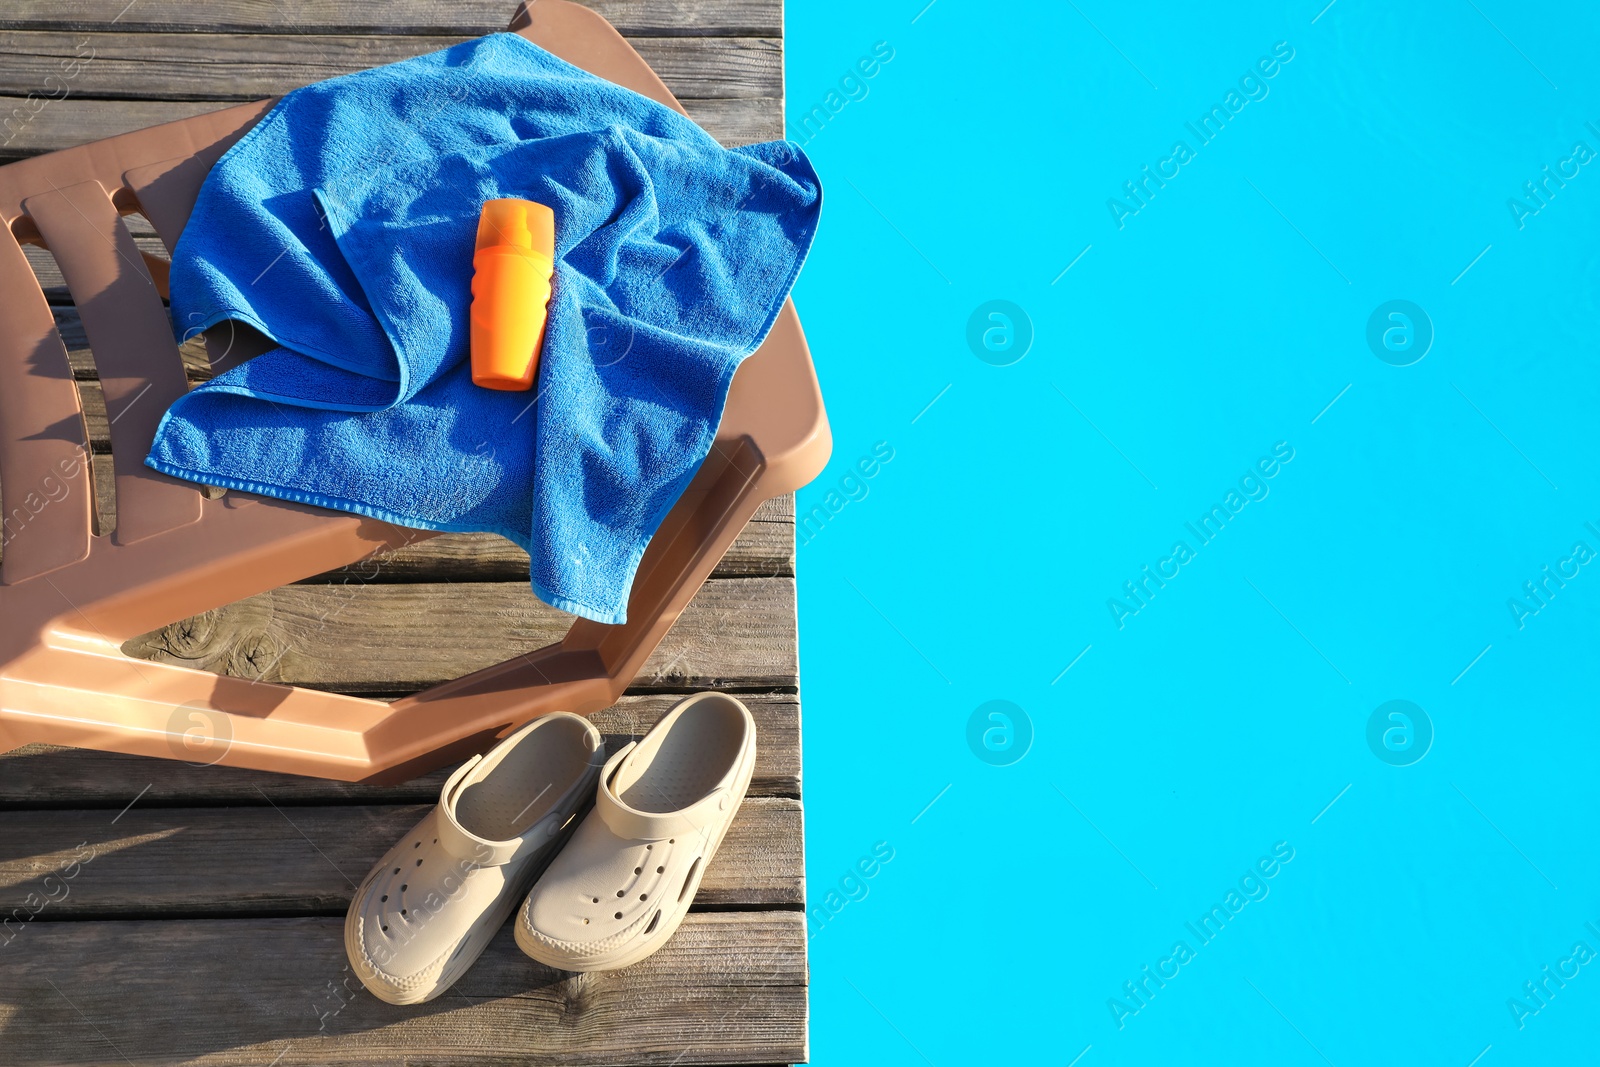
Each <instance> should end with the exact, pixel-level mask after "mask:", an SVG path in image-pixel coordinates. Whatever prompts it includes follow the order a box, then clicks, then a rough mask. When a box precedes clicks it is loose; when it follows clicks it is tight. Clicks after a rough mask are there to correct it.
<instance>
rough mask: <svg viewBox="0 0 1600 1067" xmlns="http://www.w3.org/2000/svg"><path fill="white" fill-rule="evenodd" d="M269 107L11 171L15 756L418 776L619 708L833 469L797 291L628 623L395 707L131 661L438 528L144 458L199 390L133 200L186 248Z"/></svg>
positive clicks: (10, 630)
mask: <svg viewBox="0 0 1600 1067" xmlns="http://www.w3.org/2000/svg"><path fill="white" fill-rule="evenodd" d="M512 28H513V29H515V30H517V32H520V33H522V34H524V35H525V36H527V37H528V38H530V39H531V40H534V41H536V42H538V43H539V44H540V45H542V46H543V47H544V48H546V49H548V50H549V51H551V52H554V53H555V54H557V55H559V56H561V57H563V58H564V59H566V60H568V61H570V62H572V63H574V64H577V65H578V66H581V67H584V68H586V69H587V70H589V71H592V72H593V73H595V74H598V75H600V76H602V77H605V78H609V79H610V80H612V81H614V82H618V83H620V84H622V85H625V86H627V87H629V88H632V89H635V90H637V91H638V92H641V93H644V94H645V95H647V96H651V97H654V98H655V99H657V100H660V101H662V102H663V103H666V104H668V105H670V106H673V107H677V106H678V105H677V103H676V101H675V100H674V99H673V97H672V95H671V94H670V93H669V92H668V91H667V88H666V86H665V85H663V84H662V83H661V81H660V79H658V78H657V77H656V76H655V74H654V73H652V72H651V70H650V68H649V67H648V66H647V65H646V64H645V62H644V61H643V60H642V59H641V58H640V57H639V55H638V54H637V53H636V52H634V50H633V49H632V48H631V47H630V46H629V45H628V43H627V42H626V41H624V40H623V39H622V37H621V36H619V35H618V34H617V32H616V31H615V30H614V29H612V27H611V26H610V24H608V23H607V22H606V21H605V20H604V19H603V18H601V17H600V16H599V15H596V14H594V13H593V12H591V11H589V10H588V9H586V8H583V7H579V6H577V5H576V4H571V3H566V2H564V0H538V2H537V3H535V4H531V5H527V6H525V7H524V8H523V9H521V10H519V12H518V18H517V19H516V20H515V21H514V22H513V25H512ZM271 103H272V101H263V102H260V103H256V104H246V105H243V106H240V107H234V108H230V109H228V110H225V111H219V112H216V113H214V114H209V115H202V116H198V117H196V118H193V119H188V120H186V121H183V122H176V123H171V124H168V125H165V126H157V127H154V128H152V129H148V130H144V131H142V132H139V133H132V134H127V135H125V136H121V137H113V138H110V139H108V140H105V141H99V142H96V143H94V144H89V145H84V146H83V147H80V148H74V149H69V150H67V151H62V152H55V153H52V154H50V155H46V156H40V157H37V158H34V159H28V160H24V161H22V162H19V163H13V164H11V165H10V166H6V167H3V168H0V223H3V226H4V230H5V232H4V234H0V293H3V294H4V295H3V297H0V509H3V520H4V532H5V543H4V556H3V560H0V751H5V750H7V749H10V748H15V747H20V746H22V745H24V744H28V743H31V742H50V743H54V744H61V745H72V746H79V747H84V748H95V749H104V750H109V751H116V752H127V753H142V754H145V755H151V756H163V757H172V756H174V755H183V756H185V757H186V758H189V759H193V760H198V761H200V762H207V763H219V764H224V765H230V766H239V767H254V768H260V769H264V770H271V771H283V772H289V773H295V774H306V775H315V776H318V777H325V778H336V779H342V780H346V781H396V780H401V779H404V778H407V777H410V776H413V775H416V774H419V773H422V772H424V771H427V770H430V769H432V768H434V767H437V766H441V765H443V764H444V763H446V762H449V761H451V760H454V759H458V758H460V757H462V756H464V755H466V754H468V753H471V752H474V751H478V750H481V749H482V748H483V747H485V746H486V745H487V744H488V743H489V742H491V741H492V739H493V738H494V737H496V736H497V735H501V734H504V733H505V732H506V731H508V730H509V729H510V728H511V727H513V726H516V725H517V724H519V723H522V722H525V721H527V720H528V719H530V718H533V717H534V716H537V715H540V714H543V713H546V712H551V711H558V710H560V711H575V712H578V713H580V714H587V713H591V712H593V711H596V710H599V709H601V708H604V707H607V706H609V705H610V704H612V703H614V702H615V701H616V699H617V698H618V696H619V695H620V694H621V693H622V691H623V689H624V688H625V687H626V686H627V685H628V683H629V682H630V681H631V680H632V679H633V677H634V676H635V675H636V674H637V672H638V671H639V669H640V668H641V666H642V665H643V664H644V662H645V660H646V658H647V657H648V656H649V655H650V653H651V652H652V651H653V650H654V649H655V647H656V645H657V644H658V643H659V642H660V641H661V638H662V637H663V636H664V635H665V633H666V632H667V630H668V628H669V627H671V625H672V624H673V622H674V620H675V619H676V618H677V617H678V615H679V613H680V612H682V610H683V609H684V607H685V605H687V604H688V602H689V600H690V599H691V598H692V597H693V596H694V594H695V592H696V591H697V590H698V589H699V587H700V584H701V582H702V581H704V579H705V578H706V576H707V575H708V574H709V573H710V572H711V570H712V568H713V567H714V566H715V565H716V563H717V561H718V560H719V559H720V558H721V556H722V553H723V552H724V551H725V550H726V549H727V547H728V546H729V545H730V544H731V543H732V542H733V540H734V538H735V537H736V536H737V535H738V534H739V531H740V530H741V529H742V528H743V527H744V525H745V523H746V522H747V521H748V520H749V518H750V517H751V516H752V515H753V514H754V512H755V510H756V508H757V506H758V505H759V504H761V503H762V502H763V501H765V500H767V499H769V498H771V497H774V496H778V495H780V494H782V493H785V492H789V491H792V490H794V489H797V488H799V487H800V486H801V485H804V484H805V483H806V482H807V481H809V480H810V479H811V478H813V477H814V476H815V475H816V474H817V473H818V472H819V471H820V470H821V469H822V467H823V465H824V464H825V463H826V462H827V458H828V453H829V450H830V447H831V444H830V438H829V433H828V425H827V419H826V416H825V414H824V411H823V407H822V398H821V395H820V392H819V390H818V386H817V380H816V376H815V373H814V371H813V369H812V366H811V359H810V355H809V353H808V352H807V349H806V343H805V338H804V336H803V335H802V333H801V330H800V321H799V319H798V318H797V317H796V315H795V312H794V308H793V305H792V304H791V305H786V306H785V308H784V310H783V312H782V314H781V316H780V317H779V319H778V323H777V325H776V326H775V327H774V329H773V331H772V333H771V335H770V336H769V337H768V339H767V341H766V343H765V344H763V345H762V346H761V348H760V349H759V350H758V351H757V352H756V353H755V354H754V355H753V356H751V357H750V358H749V359H748V360H747V361H746V362H745V363H744V365H743V366H742V367H741V368H740V370H739V372H738V374H737V375H736V376H735V378H734V381H733V387H732V391H731V393H730V395H729V398H728V405H727V410H726V414H725V416H724V418H723V421H722V425H721V428H720V431H719V433H718V436H717V442H716V445H715V447H714V448H713V449H712V453H711V455H710V457H709V458H708V459H707V460H706V462H705V463H704V465H703V466H702V468H701V470H700V472H699V474H698V475H697V477H696V478H695V480H694V481H693V483H692V484H691V485H690V487H689V489H688V491H687V492H686V493H685V494H684V496H683V498H682V500H680V501H679V503H678V505H677V506H676V507H675V508H674V509H673V510H672V512H671V513H670V514H669V515H668V517H667V519H666V521H665V522H664V523H663V525H662V527H661V529H660V531H659V532H658V533H657V535H656V537H655V539H654V541H652V543H651V545H650V549H649V551H648V552H647V553H646V554H645V557H644V561H643V563H642V564H641V565H640V568H639V572H638V577H637V579H636V580H635V583H634V588H633V594H632V598H631V599H630V601H629V604H628V619H629V622H628V623H627V624H626V625H621V626H605V625H600V624H597V623H592V622H587V621H578V622H576V623H575V624H574V625H573V626H572V628H571V630H570V631H569V632H568V633H567V635H566V637H565V639H564V640H562V641H561V642H560V643H559V644H556V645H552V646H550V647H548V648H545V649H541V650H540V651H538V652H535V653H532V654H530V655H519V656H517V657H516V658H514V659H510V660H507V661H506V662H505V663H502V664H500V665H499V666H496V667H490V668H488V669H486V670H481V671H478V672H476V673H474V674H470V675H467V676H466V677H463V678H459V679H457V680H455V681H453V682H447V683H444V684H442V685H438V686H435V687H434V688H432V689H429V690H426V691H424V692H421V693H418V694H416V695H415V696H411V697H407V698H405V699H403V700H399V701H396V702H394V703H392V704H390V703H384V702H381V701H377V700H366V699H360V698H356V697H350V696H342V695H338V694H332V693H325V692H319V691H315V690H308V689H302V688H297V687H293V686H283V685H272V684H265V683H260V682H254V681H250V680H247V679H242V678H230V677H222V676H218V675H214V674H210V673H207V672H205V671H197V670H192V669H188V668H184V667H180V666H174V665H170V664H160V663H152V662H146V661H134V660H130V659H128V658H127V657H125V656H124V655H123V654H122V652H121V650H120V649H121V646H122V644H123V643H124V642H125V641H127V640H128V639H129V638H132V637H135V636H138V635H140V634H143V633H147V632H149V631H151V630H154V629H157V628H159V627H162V626H165V625H168V624H170V623H172V622H175V621H178V620H180V619H183V618H186V617H188V616H190V615H194V614H197V613H199V612H203V611H207V610H210V609H213V608H217V607H221V606H223V605H226V604H229V603H232V602H233V601H236V600H239V599H241V598H244V597H247V596H251V595H254V594H256V593H260V592H264V591H266V590H268V589H272V588H275V587H277V586H279V585H283V584H286V583H289V582H293V581H297V580H299V579H302V578H306V577H309V576H311V575H314V574H319V573H321V572H323V571H327V570H331V569H334V568H337V567H342V566H345V565H348V564H350V563H353V562H355V561H357V560H360V559H363V558H365V557H367V556H369V555H371V554H373V553H375V552H380V551H382V550H384V549H386V548H389V547H392V546H395V545H399V544H403V543H413V542H415V541H418V540H421V539H423V538H425V537H427V536H428V535H427V534H426V533H424V532H422V531H418V530H408V529H402V528H399V527H395V526H391V525H388V524H385V523H382V522H377V521H374V520H371V519H365V518H361V517H358V516H353V515H347V514H342V513H336V512H330V511H323V510H319V509H316V508H311V507H305V506H300V505H296V504H292V503H287V502H284V501H278V500H271V499H266V498H262V497H256V496H251V495H249V494H246V493H237V492H229V493H227V494H225V495H222V496H220V497H218V498H216V499H210V498H208V497H207V496H205V495H203V494H202V492H201V491H200V490H199V489H197V488H196V487H195V486H193V485H190V484H188V483H185V482H180V481H176V480H174V479H171V478H166V477H163V476H162V475H160V474H157V473H156V472H154V471H152V470H150V469H149V468H148V467H146V466H144V462H143V460H144V457H145V455H146V454H147V453H148V451H149V448H150V443H151V440H152V438H153V437H154V434H155V429H156V425H157V423H158V421H159V420H160V418H161V415H162V413H163V412H164V411H165V410H166V408H167V406H168V405H169V404H170V403H171V402H172V401H173V400H174V399H175V398H176V397H178V396H179V395H181V394H182V393H183V392H184V390H185V389H186V388H187V385H186V382H185V377H184V371H183V366H182V363H181V361H180V358H179V355H178V351H177V346H176V345H175V343H174V341H173V337H172V332H171V329H170V328H169V325H168V322H167V316H166V314H165V312H164V310H163V308H162V304H161V296H162V295H163V294H162V290H163V289H164V287H165V264H164V263H163V262H162V261H161V260H159V259H157V258H153V257H145V256H144V255H143V254H142V253H141V252H140V251H139V249H138V247H137V246H136V245H135V244H134V241H133V239H132V238H131V237H130V236H129V233H128V230H127V228H126V227H125V226H124V224H123V222H122V218H121V216H123V215H126V214H132V213H135V212H141V213H143V214H144V215H145V216H146V217H147V218H148V219H149V220H150V221H151V223H152V224H153V225H154V226H155V228H156V230H157V232H158V233H159V234H160V236H161V239H162V240H163V241H164V242H165V244H166V246H167V249H168V250H169V251H170V250H171V248H172V246H173V245H174V244H175V243H176V241H177V239H178V235H179V233H180V232H181V231H182V229H183V225H184V222H185V220H186V219H187V218H188V215H189V212H190V210H191V208H192V207H193V205H194V201H195V197H196V196H197V194H198V192H199V189H200V184H201V182H202V181H203V179H204V178H205V175H206V173H207V171H208V170H209V168H210V167H211V165H212V164H213V163H214V162H215V161H216V160H217V159H218V158H220V156H221V155H222V153H223V152H224V151H226V150H227V148H228V147H229V146H230V145H232V144H233V143H234V142H235V141H236V140H237V139H238V138H239V137H240V136H241V135H242V134H243V133H244V131H245V130H247V129H249V127H250V126H251V125H252V124H253V123H255V122H256V121H257V120H258V119H259V118H260V117H261V116H262V115H263V114H265V113H266V111H267V110H268V108H269V107H270V106H271ZM22 244H34V245H40V246H43V247H46V248H48V249H49V250H50V252H51V253H52V255H53V256H54V257H55V259H56V260H57V262H58V263H59V264H60V267H61V270H62V273H63V275H64V277H65V280H66V283H67V286H68V288H69V289H70V290H71V293H72V296H73V298H74V300H75V302H76V303H77V306H78V308H79V311H80V313H81V315H82V319H83V324H84V328H85V330H86V332H87V334H88V337H89V342H90V345H91V347H92V349H93V353H94V358H95V361H96V363H97V364H98V367H99V372H100V379H101V382H102V384H103V387H104V390H105V398H106V406H107V409H108V412H109V413H110V416H111V429H110V433H111V445H112V454H113V460H114V464H115V490H116V514H117V523H116V529H115V531H114V532H112V533H111V534H110V535H108V536H104V537H100V536H95V535H93V534H92V533H91V514H92V507H93V504H92V497H93V493H92V491H91V489H90V484H91V479H90V476H89V470H88V455H89V453H88V444H87V435H86V432H85V428H84V418H83V408H82V405H81V402H80V399H79V396H78V389H77V386H76V385H75V383H74V381H73V374H72V371H71V369H70V367H69V366H68V363H67V352H66V348H65V346H64V344H63V342H62V339H61V337H60V335H59V334H58V333H57V331H56V328H55V325H54V322H53V319H52V317H51V312H50V308H49V305H48V304H47V303H46V301H45V297H44V295H43V293H42V292H41V290H40V288H39V285H38V282H37V281H36V279H35V277H34V275H33V273H32V271H31V270H30V268H29V266H28V261H27V259H26V258H25V256H24V254H23V251H22V247H21V246H22ZM223 333H224V336H223V337H222V339H221V342H220V343H218V344H217V345H214V346H212V348H211V352H212V356H213V358H214V359H216V358H220V356H221V355H222V351H223V348H224V347H225V344H226V342H227V336H226V334H227V329H226V327H224V328H223ZM208 344H210V341H209V340H208ZM238 355H239V350H238V349H237V348H235V350H234V352H233V356H234V357H235V358H237V357H238ZM529 595H530V596H531V595H532V594H531V593H530V594H529ZM197 723H198V724H201V727H200V729H201V732H202V733H204V734H205V736H203V737H196V736H195V733H194V731H195V730H196V729H197ZM186 734H187V735H188V736H185V735H186Z"/></svg>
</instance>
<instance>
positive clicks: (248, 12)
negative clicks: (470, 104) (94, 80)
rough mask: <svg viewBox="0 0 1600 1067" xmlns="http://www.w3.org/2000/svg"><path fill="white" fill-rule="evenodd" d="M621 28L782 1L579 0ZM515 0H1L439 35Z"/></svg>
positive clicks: (464, 30) (761, 24) (81, 11)
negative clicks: (128, 0)
mask: <svg viewBox="0 0 1600 1067" xmlns="http://www.w3.org/2000/svg"><path fill="white" fill-rule="evenodd" d="M585 3H586V6H588V7H591V8H593V9H594V10H596V11H598V12H599V13H600V14H602V15H604V16H605V17H606V19H607V20H608V21H609V22H610V23H611V24H612V25H613V26H615V27H616V28H617V29H618V30H620V31H622V33H624V34H630V35H631V34H658V35H679V36H777V35H779V34H781V33H783V3H782V0H585ZM515 7H516V4H515V3H514V2H513V0H389V2H387V3H384V4H381V5H379V4H372V3H370V2H367V0H295V2H294V3H292V4H290V3H285V2H284V0H208V2H207V3H205V4H196V3H194V2H193V0H139V2H138V3H137V4H136V5H133V6H130V7H128V8H126V9H124V7H123V5H122V4H121V3H107V2H106V0H7V3H6V7H5V10H4V11H3V12H0V29H8V30H58V31H95V30H109V29H112V28H113V27H114V28H115V29H116V30H117V31H119V32H123V33H133V32H149V31H152V30H154V31H176V32H186V31H187V32H196V31H198V32H205V33H254V34H294V33H312V32H314V33H345V34H388V33H400V34H443V35H465V36H474V35H477V34H483V33H493V32H495V31H497V30H503V29H505V28H506V24H507V23H508V22H510V20H511V12H512V10H513V9H514V8H515Z"/></svg>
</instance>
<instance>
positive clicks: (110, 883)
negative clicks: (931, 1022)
mask: <svg viewBox="0 0 1600 1067" xmlns="http://www.w3.org/2000/svg"><path fill="white" fill-rule="evenodd" d="M433 807H434V805H433V804H378V805H369V804H344V805H339V806H336V807H281V806H280V807H266V806H258V807H253V808H148V807H134V808H132V809H130V810H129V811H126V812H124V813H121V814H117V813H114V812H111V811H106V810H100V811H82V810H79V811H22V812H9V813H3V814H0V916H4V915H7V914H10V913H12V912H13V911H14V910H16V909H22V911H23V913H24V914H25V913H26V909H27V906H28V899H29V897H30V895H36V896H37V897H50V896H54V897H56V898H58V899H57V900H55V901H53V902H52V904H51V906H50V914H49V918H51V919H86V918H110V917H120V916H126V915H128V914H129V913H130V912H136V913H137V914H138V915H139V916H140V917H141V918H146V917H148V918H152V919H154V918H162V917H164V916H180V915H187V916H194V915H206V916H223V915H234V916H237V915H248V914H274V915H335V914H340V913H342V912H343V911H344V910H345V909H346V908H348V907H349V906H350V897H351V895H352V894H353V893H354V891H355V887H356V885H357V884H359V883H360V881H361V879H362V878H364V877H365V876H366V874H367V872H368V871H370V870H371V869H372V865H373V864H375V863H377V862H378V860H379V858H380V857H381V856H382V855H383V854H384V853H385V852H386V851H388V849H389V847H390V846H391V845H393V844H394V843H395V842H396V841H399V840H401V839H402V838H404V837H405V835H406V834H408V833H409V832H410V831H411V829H412V827H414V826H415V825H416V824H417V822H418V821H419V820H421V819H422V817H423V816H424V815H426V814H427V813H428V812H429V811H431V810H432V809H433ZM113 817H115V818H116V819H117V821H116V822H115V823H114V824H113V823H112V821H111V820H112V818H113ZM802 841H803V836H802V833H801V816H800V802H799V801H798V800H789V799H787V798H784V797H749V798H747V799H746V801H745V803H744V804H743V805H741V806H740V808H739V813H738V814H737V815H736V816H735V817H734V822H733V826H732V827H731V828H730V829H729V831H728V836H727V838H726V839H725V840H724V841H723V843H722V847H721V848H720V849H719V850H718V851H717V855H716V857H715V858H714V859H713V860H712V861H711V864H710V865H709V866H708V867H707V868H706V875H705V880H704V881H703V882H702V883H701V887H700V892H699V894H698V895H697V896H696V897H695V907H697V908H701V909H705V908H712V909H715V908H717V907H726V906H735V907H739V906H750V905H763V906H786V907H788V906H792V907H795V908H799V907H800V906H801V905H803V904H804V903H805V890H804V885H803V883H804V879H805V869H804V868H805V857H804V855H803V854H802V852H803V849H802ZM86 856H92V857H93V859H92V860H89V861H88V863H87V864H86V866H87V867H88V869H90V870H92V871H93V873H94V877H92V878H90V877H82V878H74V879H72V880H71V882H70V883H64V882H62V880H61V878H60V876H59V875H58V874H57V872H59V871H61V870H63V869H64V868H67V867H69V866H70V865H71V864H72V862H73V860H74V858H75V857H76V858H77V859H78V860H79V861H80V862H81V861H83V859H84V857H86ZM62 886H65V889H63V888H61V887H62ZM673 888H674V890H675V889H676V886H674V887H673ZM63 894H64V895H63ZM0 940H4V936H3V935H0Z"/></svg>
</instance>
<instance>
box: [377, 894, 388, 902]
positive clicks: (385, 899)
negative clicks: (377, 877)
mask: <svg viewBox="0 0 1600 1067" xmlns="http://www.w3.org/2000/svg"><path fill="white" fill-rule="evenodd" d="M388 899H389V894H388V893H385V894H384V895H383V896H381V897H379V898H378V900H379V902H380V903H382V902H385V901H387V900H388Z"/></svg>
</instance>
